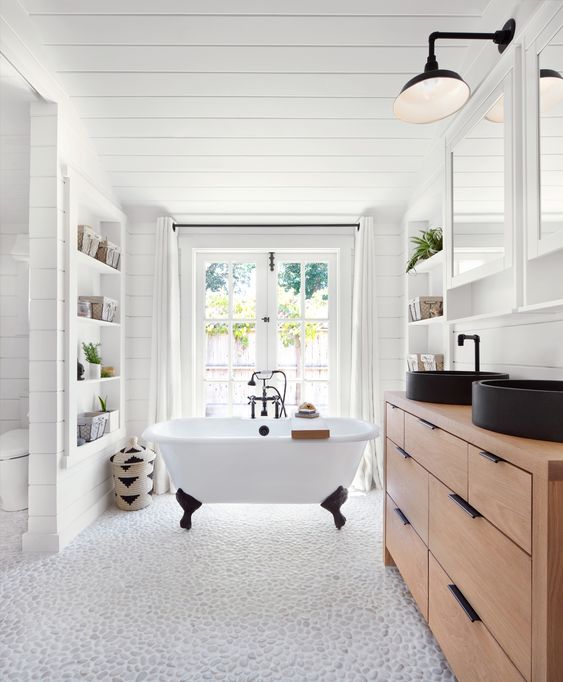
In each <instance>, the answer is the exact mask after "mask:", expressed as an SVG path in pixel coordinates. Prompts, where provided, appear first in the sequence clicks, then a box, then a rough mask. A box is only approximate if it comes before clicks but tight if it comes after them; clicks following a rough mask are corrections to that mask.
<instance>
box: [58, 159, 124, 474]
mask: <svg viewBox="0 0 563 682" xmlns="http://www.w3.org/2000/svg"><path fill="white" fill-rule="evenodd" d="M65 192H66V202H67V230H68V241H67V243H68V245H69V246H68V262H67V285H68V289H67V291H68V301H69V310H68V329H69V333H68V334H67V343H68V346H67V357H68V358H69V366H70V367H76V363H77V361H80V362H82V364H84V365H85V369H86V378H85V379H84V380H83V381H78V380H77V375H76V373H74V372H73V371H72V369H71V371H70V372H69V379H68V386H67V390H68V401H67V402H68V407H67V412H68V413H67V419H66V423H67V441H68V443H67V445H68V446H67V449H66V452H67V454H68V460H69V463H68V464H67V466H72V460H73V457H74V458H75V459H76V460H77V461H78V460H82V459H83V458H84V456H87V455H89V454H93V453H96V452H101V451H102V450H104V449H105V448H107V447H109V446H110V445H113V444H115V443H119V442H120V440H123V438H124V435H125V394H124V388H125V387H124V380H123V369H124V364H125V363H124V348H125V345H124V327H123V324H122V322H123V320H124V319H125V311H124V308H125V276H124V272H125V269H124V268H125V216H124V214H123V213H122V212H121V211H120V209H119V208H118V207H117V206H115V205H114V204H113V203H112V202H111V201H109V200H108V199H107V198H106V197H105V196H103V195H102V194H100V193H99V192H98V191H97V190H96V189H95V188H94V187H93V186H92V185H90V184H89V183H88V182H87V181H86V180H85V179H83V178H82V177H81V176H80V175H78V174H74V173H72V171H69V175H68V177H67V178H65ZM78 225H90V226H91V227H92V228H94V230H95V231H96V232H97V233H98V234H100V235H101V236H102V237H103V238H104V239H106V238H107V239H108V240H109V241H110V242H112V243H114V244H116V245H117V246H119V247H120V248H121V262H120V266H119V269H116V268H112V267H111V266H109V265H106V264H105V263H103V262H102V261H99V260H97V259H96V258H93V257H92V256H89V255H87V254H85V253H82V252H80V251H78V247H77V234H78ZM79 296H107V297H109V298H112V299H114V300H116V301H117V302H118V310H117V313H116V316H115V318H114V321H113V322H108V321H106V320H96V319H93V318H85V317H80V316H79V315H78V297H79ZM89 342H92V343H100V344H101V348H100V352H101V356H102V365H104V366H112V367H113V368H114V372H115V376H112V377H104V378H100V379H89V378H88V367H87V364H86V363H85V361H84V354H83V351H82V343H89ZM98 396H102V398H104V399H105V398H107V404H108V408H109V409H110V410H119V420H120V423H119V429H118V430H117V431H114V432H112V433H111V434H107V435H105V436H104V437H103V438H100V439H98V440H96V441H93V442H92V443H86V444H84V445H82V446H80V447H78V446H77V444H76V435H77V433H76V426H77V417H78V415H79V414H81V413H83V412H90V411H94V410H99V409H100V405H99V402H98ZM79 453H80V454H79Z"/></svg>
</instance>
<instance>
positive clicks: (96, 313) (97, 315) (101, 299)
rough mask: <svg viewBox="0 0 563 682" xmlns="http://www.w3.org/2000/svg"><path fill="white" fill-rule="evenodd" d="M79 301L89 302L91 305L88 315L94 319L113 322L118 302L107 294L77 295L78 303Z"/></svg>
mask: <svg viewBox="0 0 563 682" xmlns="http://www.w3.org/2000/svg"><path fill="white" fill-rule="evenodd" d="M81 303H89V304H90V307H91V314H90V315H89V317H92V318H94V320H104V321H105V322H113V321H114V319H115V314H116V312H117V308H118V303H117V301H116V300H115V299H113V298H108V297H107V296H79V297H78V305H79V306H80V304H81Z"/></svg>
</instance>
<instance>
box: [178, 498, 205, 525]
mask: <svg viewBox="0 0 563 682" xmlns="http://www.w3.org/2000/svg"><path fill="white" fill-rule="evenodd" d="M176 499H177V500H178V504H179V505H180V507H182V509H183V510H184V516H182V518H181V520H180V526H181V527H182V528H185V529H186V530H190V528H191V527H192V514H193V513H194V512H195V511H196V510H198V509H199V508H200V507H201V504H202V503H201V502H200V501H199V500H196V499H195V497H192V496H191V495H188V493H185V492H184V491H183V490H182V488H178V492H177V493H176Z"/></svg>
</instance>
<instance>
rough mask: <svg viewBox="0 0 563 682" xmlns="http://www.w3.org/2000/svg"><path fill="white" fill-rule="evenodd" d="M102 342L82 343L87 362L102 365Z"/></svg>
mask: <svg viewBox="0 0 563 682" xmlns="http://www.w3.org/2000/svg"><path fill="white" fill-rule="evenodd" d="M100 346H101V344H100V343H82V350H83V351H84V355H85V357H86V362H89V363H90V364H92V365H101V364H102V357H101V355H100V351H99V348H100Z"/></svg>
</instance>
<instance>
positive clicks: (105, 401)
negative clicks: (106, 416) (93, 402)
mask: <svg viewBox="0 0 563 682" xmlns="http://www.w3.org/2000/svg"><path fill="white" fill-rule="evenodd" d="M98 400H99V401H100V408H101V410H102V412H107V411H108V397H107V396H106V397H105V398H102V396H101V395H99V396H98Z"/></svg>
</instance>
